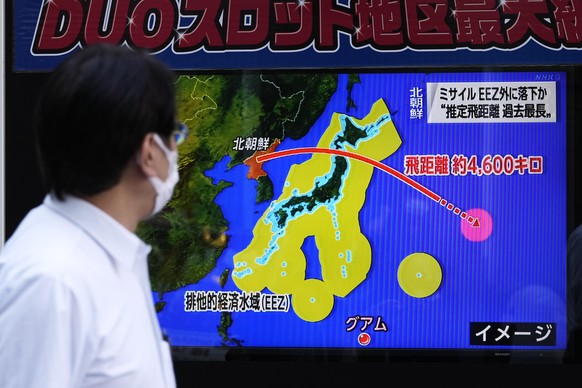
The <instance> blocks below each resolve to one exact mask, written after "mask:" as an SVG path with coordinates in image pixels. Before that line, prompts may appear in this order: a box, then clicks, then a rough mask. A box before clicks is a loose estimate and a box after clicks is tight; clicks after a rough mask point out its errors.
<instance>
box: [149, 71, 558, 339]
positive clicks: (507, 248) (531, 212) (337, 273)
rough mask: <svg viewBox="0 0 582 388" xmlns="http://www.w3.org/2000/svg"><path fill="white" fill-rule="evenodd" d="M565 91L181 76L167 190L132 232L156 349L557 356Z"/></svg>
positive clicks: (542, 86)
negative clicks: (171, 187)
mask: <svg viewBox="0 0 582 388" xmlns="http://www.w3.org/2000/svg"><path fill="white" fill-rule="evenodd" d="M561 77H562V78H561ZM563 77H565V75H564V74H561V73H533V72H528V73H509V72H508V73H361V74H356V73H349V74H340V73H333V72H328V73H325V72H304V73H291V72H278V73H275V72H272V73H262V74H261V73H252V72H250V73H244V74H220V75H218V74H216V75H182V76H180V77H179V78H178V80H177V83H176V87H177V96H178V119H179V120H180V121H181V122H183V123H185V124H186V125H188V127H189V128H190V131H191V133H190V137H189V138H188V141H187V142H186V143H185V144H184V145H182V146H181V147H180V149H179V152H180V160H179V164H180V182H179V184H178V186H177V188H176V191H175V196H174V198H173V200H172V201H171V202H170V204H169V205H168V207H167V208H166V209H165V210H164V212H162V213H161V214H160V215H158V216H156V217H154V218H152V219H150V220H148V221H146V222H144V223H143V224H142V225H140V228H139V230H138V234H140V236H141V237H142V238H144V240H145V241H147V242H148V243H150V244H151V245H152V246H153V250H152V254H151V256H150V277H151V279H152V290H153V295H154V299H155V301H156V307H157V310H158V316H159V319H160V323H161V325H162V327H163V328H164V330H165V331H166V333H167V334H168V336H169V338H170V341H171V343H172V344H173V345H176V346H194V347H196V346H201V347H235V346H236V347H244V346H247V347H282V348H285V347H286V348H289V347H321V348H334V347H336V348H353V347H378V348H415V347H423V348H471V347H487V346H491V345H495V346H499V345H500V344H501V345H504V344H505V345H508V346H509V345H511V346H515V345H516V344H517V345H519V346H525V347H543V348H547V347H553V348H556V347H557V348H561V347H563V346H564V344H565V327H566V326H565V325H566V323H565V316H564V311H565V308H564V305H565V291H564V284H565V279H564V276H563V270H562V268H564V267H565V251H564V249H565V247H563V248H562V245H563V244H561V239H562V236H563V235H564V234H562V232H563V231H562V230H556V225H564V227H565V225H566V223H565V214H566V213H565V206H564V204H563V197H565V187H564V186H565V185H563V186H562V187H561V188H560V185H561V183H562V182H565V179H566V177H565V170H566V167H565V166H566V164H565V158H564V157H563V156H564V155H565V136H566V131H565V117H564V116H565V112H564V111H561V110H560V109H562V110H563V109H564V108H563V107H564V106H565V104H564V103H563V101H564V99H565V85H564V84H565V82H564V81H565V79H563ZM539 203H544V204H546V206H536V205H535V204H539ZM558 229H559V228H558ZM556 247H560V248H556ZM556 317H558V319H556ZM506 324H507V325H513V326H512V327H517V326H516V325H518V326H519V325H521V326H520V327H518V328H519V329H520V330H517V329H516V333H508V334H507V335H508V337H515V336H517V335H518V333H525V332H527V331H529V332H530V335H529V336H528V337H527V338H524V337H525V336H523V335H522V337H521V338H513V339H512V340H511V342H502V343H493V342H491V340H490V339H487V338H486V336H485V335H484V330H485V329H486V328H487V327H493V328H496V327H503V326H504V325H506ZM538 325H542V326H543V327H544V330H543V333H541V334H536V332H537V331H536V330H535V328H536V327H537V326H538ZM530 326H531V327H530ZM538 331H539V330H538ZM519 335H521V334H519ZM489 338H491V336H489Z"/></svg>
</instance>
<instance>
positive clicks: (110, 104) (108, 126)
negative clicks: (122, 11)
mask: <svg viewBox="0 0 582 388" xmlns="http://www.w3.org/2000/svg"><path fill="white" fill-rule="evenodd" d="M174 81H175V75H174V73H173V72H172V71H171V70H170V69H169V68H168V67H167V66H166V65H165V64H164V63H163V62H161V61H160V60H158V59H157V58H155V57H154V56H152V55H151V54H148V53H146V52H144V51H139V50H134V49H130V48H127V47H123V46H116V45H101V44H100V45H93V46H88V47H86V48H84V49H81V50H79V51H77V52H75V53H73V54H71V55H70V56H69V57H67V58H66V59H65V60H63V62H61V63H60V64H59V65H58V66H57V67H56V68H55V70H54V71H53V72H52V74H51V75H50V77H49V79H48V81H47V83H46V84H45V87H44V88H43V91H42V93H41V95H40V98H39V100H38V105H37V109H36V111H35V139H36V146H37V151H38V156H39V162H40V168H41V174H42V177H43V180H44V185H45V188H46V189H47V191H52V192H53V193H54V194H55V195H56V196H57V198H59V199H62V198H63V195H64V194H65V193H69V194H74V195H78V196H89V195H93V194H97V193H99V192H102V191H104V190H106V189H109V188H111V187H112V186H114V185H115V184H116V183H118V182H119V179H120V176H121V173H122V171H123V169H124V168H125V166H126V165H127V163H128V162H129V161H130V159H131V158H133V157H136V154H137V151H138V149H139V147H140V145H141V143H142V141H143V139H144V137H145V135H146V134H147V133H148V132H157V133H159V134H160V135H161V136H162V137H163V138H167V137H169V136H170V134H171V132H172V130H173V128H174V120H175V114H176V106H175V104H176V103H175V91H174Z"/></svg>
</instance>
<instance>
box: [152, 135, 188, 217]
mask: <svg viewBox="0 0 582 388" xmlns="http://www.w3.org/2000/svg"><path fill="white" fill-rule="evenodd" d="M154 140H155V142H156V143H157V144H158V146H160V149H161V150H162V151H163V152H164V155H166V159H168V177H167V178H166V181H165V182H164V181H162V180H161V179H160V178H158V177H157V176H151V177H149V179H150V182H151V184H152V186H153V187H154V189H155V190H156V193H157V195H156V203H155V205H154V210H153V211H152V214H151V215H154V214H156V213H158V212H159V211H160V210H162V209H163V208H164V206H166V204H167V203H168V201H170V199H171V198H172V195H173V194H174V188H175V187H176V184H177V183H178V181H179V180H180V176H179V175H178V151H177V150H173V151H172V150H170V149H168V147H166V145H165V144H164V142H163V141H162V139H161V138H160V136H158V134H157V133H154Z"/></svg>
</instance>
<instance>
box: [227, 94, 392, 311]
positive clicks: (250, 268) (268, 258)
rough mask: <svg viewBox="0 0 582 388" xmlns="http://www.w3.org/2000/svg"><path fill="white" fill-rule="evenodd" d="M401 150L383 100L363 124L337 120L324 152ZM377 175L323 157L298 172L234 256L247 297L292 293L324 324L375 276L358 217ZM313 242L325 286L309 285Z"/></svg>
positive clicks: (376, 155)
mask: <svg viewBox="0 0 582 388" xmlns="http://www.w3.org/2000/svg"><path fill="white" fill-rule="evenodd" d="M401 143H402V141H401V139H400V136H399V134H398V131H397V130H396V127H395V125H394V123H393V122H392V119H391V116H390V112H389V110H388V107H387V106H386V104H385V102H384V101H383V100H382V99H380V100H378V101H376V102H375V103H374V105H373V106H372V109H371V111H370V112H369V114H368V115H367V116H365V117H364V118H363V119H361V120H358V119H356V118H354V117H351V116H348V115H345V114H337V113H336V114H334V115H333V116H332V121H331V123H330V125H329V127H328V128H327V129H326V131H325V132H324V134H323V135H322V136H321V139H320V141H319V143H318V145H317V146H318V147H320V148H331V149H339V150H346V151H351V152H355V153H358V154H362V155H365V156H367V157H369V158H372V159H374V160H378V161H381V160H383V159H385V158H387V157H389V156H390V155H391V154H393V153H394V152H395V151H396V150H397V149H398V148H399V147H400V145H401ZM373 169H374V167H373V166H372V165H370V164H367V163H363V162H361V161H358V160H351V159H349V158H346V157H343V156H330V155H322V154H314V155H313V156H312V157H311V158H310V159H309V160H308V161H306V162H304V163H301V164H295V165H293V166H292V167H291V169H290V171H289V173H288V176H287V178H286V182H285V188H284V190H283V192H282V194H281V195H280V197H279V198H277V199H276V200H274V201H273V202H271V205H270V206H269V207H268V208H267V209H266V211H265V213H264V214H263V216H262V217H261V218H260V219H259V221H258V222H257V224H256V225H255V227H254V229H253V239H252V241H251V243H250V244H249V246H248V247H247V248H246V249H245V250H243V251H241V252H239V253H238V254H236V255H235V256H234V270H233V272H232V277H233V280H234V282H235V283H236V285H237V286H238V287H239V288H240V289H241V290H244V291H247V292H253V291H261V290H263V289H264V288H267V289H269V290H270V291H272V292H274V293H279V294H290V295H291V301H292V307H293V310H294V311H295V313H296V314H297V315H298V316H299V317H300V318H302V319H303V320H305V321H309V322H316V321H320V320H322V319H325V318H326V317H327V316H328V315H329V314H330V312H331V311H332V309H333V305H334V297H335V296H339V297H345V296H346V295H348V294H349V293H350V292H351V291H352V290H353V289H354V288H355V287H356V286H358V285H359V284H360V283H361V282H363V281H364V280H365V279H366V276H367V274H368V271H369V270H370V266H371V263H372V252H371V248H370V243H369V242H368V239H367V237H366V236H365V235H364V234H363V233H362V232H361V230H360V224H359V221H358V215H359V211H360V209H361V208H362V206H363V204H364V201H365V196H366V190H367V188H368V185H369V183H370V180H371V177H372V173H373ZM344 198H349V200H343V199H344ZM308 236H314V239H315V243H316V246H317V249H318V258H319V262H320V265H321V270H322V271H321V272H322V273H321V279H317V278H309V279H306V278H305V272H306V266H307V258H306V257H305V255H304V253H303V251H302V249H301V247H302V245H303V242H304V240H305V238H306V237H308Z"/></svg>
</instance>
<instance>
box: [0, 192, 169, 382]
mask: <svg viewBox="0 0 582 388" xmlns="http://www.w3.org/2000/svg"><path fill="white" fill-rule="evenodd" d="M150 250H151V247H150V246H149V245H146V244H145V243H144V242H143V241H141V240H140V239H139V238H138V237H137V236H136V235H135V234H133V233H131V232H130V231H128V230H127V229H125V228H124V227H123V226H122V225H121V224H119V223H118V222H117V221H115V220H114V219H113V218H112V217H110V216H109V215H107V214H106V213H104V212H103V211H101V210H100V209H98V208H97V207H95V206H93V205H92V204H90V203H88V202H86V201H84V200H82V199H79V198H76V197H71V196H69V197H67V198H66V200H65V201H64V202H60V201H58V200H56V199H55V198H53V197H52V196H50V195H47V196H46V197H45V199H44V202H43V204H42V205H40V206H38V207H37V208H35V209H33V210H31V211H30V212H29V214H27V215H26V217H25V218H24V220H23V221H22V223H21V224H20V225H19V226H18V228H17V230H16V231H15V232H14V234H13V235H12V236H11V237H10V239H9V240H8V241H7V242H6V244H5V246H4V249H3V251H2V252H0V387H2V388H37V387H38V388H83V387H92V388H97V387H99V388H134V387H135V388H174V387H175V386H176V383H175V377H174V371H173V368H172V360H171V356H170V348H169V345H168V344H167V342H166V341H163V339H162V335H161V332H160V326H159V322H158V320H157V316H156V313H155V309H154V303H153V298H152V294H151V288H150V283H149V275H148V268H147V255H148V254H149V252H150Z"/></svg>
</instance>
